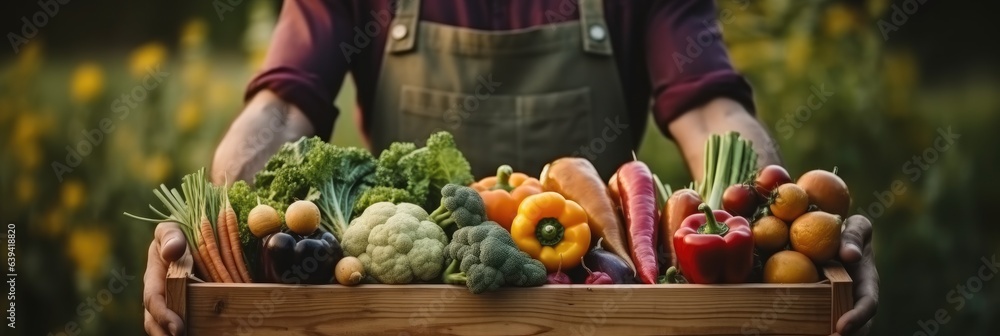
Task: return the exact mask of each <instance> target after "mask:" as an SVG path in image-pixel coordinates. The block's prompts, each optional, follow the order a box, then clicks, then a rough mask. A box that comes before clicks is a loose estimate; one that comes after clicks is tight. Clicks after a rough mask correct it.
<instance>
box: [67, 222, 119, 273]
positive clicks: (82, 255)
mask: <svg viewBox="0 0 1000 336" xmlns="http://www.w3.org/2000/svg"><path fill="white" fill-rule="evenodd" d="M110 243H111V239H110V238H108V234H107V232H106V231H105V230H104V229H100V228H76V229H74V230H73V232H72V233H70V236H69V242H68V244H69V246H68V248H67V249H66V253H67V254H68V257H69V258H70V259H71V260H73V261H74V262H75V263H76V269H77V272H79V273H81V274H82V275H83V276H84V278H85V279H96V278H97V276H98V274H100V273H101V271H102V270H103V269H104V268H105V264H106V261H107V256H108V251H109V250H110V247H111V246H109V245H110Z"/></svg>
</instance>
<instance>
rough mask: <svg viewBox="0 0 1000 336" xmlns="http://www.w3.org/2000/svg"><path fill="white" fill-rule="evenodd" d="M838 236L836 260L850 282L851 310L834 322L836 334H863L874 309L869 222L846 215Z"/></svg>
mask: <svg viewBox="0 0 1000 336" xmlns="http://www.w3.org/2000/svg"><path fill="white" fill-rule="evenodd" d="M844 225H845V228H844V232H843V234H842V235H841V240H840V241H841V243H840V260H841V261H843V262H844V268H845V269H846V270H847V273H848V274H850V275H851V279H853V281H854V309H851V310H850V311H848V312H847V313H844V316H841V317H840V320H838V321H837V334H839V335H867V334H868V331H869V329H871V326H872V318H874V317H875V312H876V311H877V310H878V282H879V279H878V270H876V269H875V252H874V251H873V250H872V244H871V240H872V223H871V221H869V220H868V218H865V217H864V216H861V215H854V216H851V217H849V218H847V221H846V222H845V223H844Z"/></svg>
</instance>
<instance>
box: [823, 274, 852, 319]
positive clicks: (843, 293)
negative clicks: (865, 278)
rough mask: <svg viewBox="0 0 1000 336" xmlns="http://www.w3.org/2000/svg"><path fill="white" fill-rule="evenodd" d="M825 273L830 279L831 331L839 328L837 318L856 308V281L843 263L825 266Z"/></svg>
mask: <svg viewBox="0 0 1000 336" xmlns="http://www.w3.org/2000/svg"><path fill="white" fill-rule="evenodd" d="M823 273H824V274H825V275H826V278H827V279H829V280H830V290H831V296H830V297H831V299H832V300H831V302H830V304H831V306H830V332H831V333H832V332H834V331H836V330H837V320H838V319H840V316H842V315H844V313H846V312H847V311H849V310H851V309H853V308H854V282H853V281H851V276H850V275H848V274H847V271H846V270H844V267H843V266H841V265H831V266H826V267H824V268H823Z"/></svg>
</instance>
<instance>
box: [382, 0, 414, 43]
mask: <svg viewBox="0 0 1000 336" xmlns="http://www.w3.org/2000/svg"><path fill="white" fill-rule="evenodd" d="M392 1H396V2H397V7H396V17H395V18H394V19H392V23H391V24H390V26H391V27H389V38H388V39H387V40H386V50H387V51H389V52H392V53H402V52H407V51H410V50H413V48H414V47H415V46H416V41H417V27H418V26H419V25H418V24H417V23H418V22H419V21H420V0H390V2H392Z"/></svg>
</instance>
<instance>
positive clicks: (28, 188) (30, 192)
mask: <svg viewBox="0 0 1000 336" xmlns="http://www.w3.org/2000/svg"><path fill="white" fill-rule="evenodd" d="M37 189H38V188H37V187H35V180H34V179H32V178H31V176H25V175H21V176H20V177H19V178H18V179H17V200H18V201H20V202H21V204H22V205H23V204H28V203H31V201H34V200H35V194H36V193H37Z"/></svg>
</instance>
